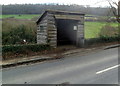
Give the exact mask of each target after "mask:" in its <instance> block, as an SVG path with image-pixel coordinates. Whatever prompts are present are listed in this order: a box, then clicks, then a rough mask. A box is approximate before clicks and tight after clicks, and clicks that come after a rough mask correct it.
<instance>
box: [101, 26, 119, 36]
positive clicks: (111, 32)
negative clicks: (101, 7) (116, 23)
mask: <svg viewBox="0 0 120 86" xmlns="http://www.w3.org/2000/svg"><path fill="white" fill-rule="evenodd" d="M118 35H119V30H118V27H112V26H110V25H109V24H106V25H105V26H103V27H102V29H101V31H100V33H99V37H100V38H112V37H117V36H118Z"/></svg>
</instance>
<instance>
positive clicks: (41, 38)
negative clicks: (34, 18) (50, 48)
mask: <svg viewBox="0 0 120 86" xmlns="http://www.w3.org/2000/svg"><path fill="white" fill-rule="evenodd" d="M41 27H42V29H41ZM37 44H47V16H46V17H44V18H43V19H42V21H41V22H40V23H39V24H38V26H37Z"/></svg>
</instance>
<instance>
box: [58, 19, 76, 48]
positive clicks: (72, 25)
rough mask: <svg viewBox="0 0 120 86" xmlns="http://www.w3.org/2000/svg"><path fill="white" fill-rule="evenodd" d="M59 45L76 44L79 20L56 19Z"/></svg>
mask: <svg viewBox="0 0 120 86" xmlns="http://www.w3.org/2000/svg"><path fill="white" fill-rule="evenodd" d="M56 26H57V45H58V46H60V45H76V42H77V29H78V21H77V20H70V19H56Z"/></svg>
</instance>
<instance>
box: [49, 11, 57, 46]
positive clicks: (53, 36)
mask: <svg viewBox="0 0 120 86" xmlns="http://www.w3.org/2000/svg"><path fill="white" fill-rule="evenodd" d="M47 27H48V40H49V44H50V45H51V46H52V47H55V48H56V47H57V28H56V25H55V18H54V15H53V14H50V13H48V25H47Z"/></svg>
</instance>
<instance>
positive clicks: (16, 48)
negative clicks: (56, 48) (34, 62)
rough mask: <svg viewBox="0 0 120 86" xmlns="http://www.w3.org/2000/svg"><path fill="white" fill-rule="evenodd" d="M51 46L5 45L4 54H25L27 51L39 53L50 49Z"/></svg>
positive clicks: (3, 47)
mask: <svg viewBox="0 0 120 86" xmlns="http://www.w3.org/2000/svg"><path fill="white" fill-rule="evenodd" d="M49 48H50V46H49V45H40V44H28V45H26V44H25V45H3V46H2V52H3V54H4V53H7V52H13V53H25V51H32V52H39V51H42V50H47V49H49Z"/></svg>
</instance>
